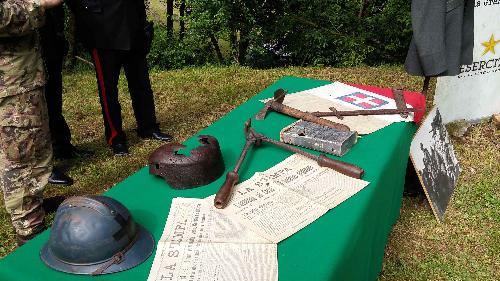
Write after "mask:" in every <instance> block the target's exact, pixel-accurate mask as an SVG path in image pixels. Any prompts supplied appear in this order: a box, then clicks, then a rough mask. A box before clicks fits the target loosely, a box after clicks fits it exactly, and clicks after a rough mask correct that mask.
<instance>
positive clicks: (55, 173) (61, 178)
mask: <svg viewBox="0 0 500 281" xmlns="http://www.w3.org/2000/svg"><path fill="white" fill-rule="evenodd" d="M49 183H50V184H54V185H64V186H70V185H72V184H73V179H72V178H70V177H69V176H68V175H66V174H65V173H63V172H61V171H60V170H58V169H57V168H54V169H52V174H50V177H49Z"/></svg>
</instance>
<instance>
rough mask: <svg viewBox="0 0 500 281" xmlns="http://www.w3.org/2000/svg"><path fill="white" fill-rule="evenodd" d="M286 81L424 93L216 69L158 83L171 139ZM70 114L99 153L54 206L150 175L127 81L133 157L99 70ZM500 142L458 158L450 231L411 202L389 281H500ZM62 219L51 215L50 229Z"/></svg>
mask: <svg viewBox="0 0 500 281" xmlns="http://www.w3.org/2000/svg"><path fill="white" fill-rule="evenodd" d="M284 75H295V76H301V77H310V78H315V79H324V80H331V81H335V80H338V81H342V82H348V83H360V84H369V85H377V86H404V87H405V88H406V89H409V90H414V91H418V90H420V89H421V82H422V80H421V79H420V78H414V77H408V76H407V75H406V74H405V72H404V71H403V69H402V68H400V67H395V66H384V67H378V68H368V67H359V68H349V69H334V68H298V67H296V68H284V69H272V70H253V69H249V68H243V67H206V68H189V69H183V70H175V71H167V72H157V71H154V72H152V73H151V79H152V83H153V90H154V93H155V99H156V109H157V116H158V119H159V121H160V122H161V126H162V129H163V130H165V131H167V132H170V133H173V134H174V135H175V137H176V140H177V141H180V142H182V141H183V140H185V139H186V138H188V137H190V136H191V135H193V134H195V133H196V132H197V131H199V130H200V129H202V128H204V127H206V126H209V125H210V124H211V123H213V122H214V121H215V120H217V119H219V118H220V117H221V116H223V115H224V114H226V113H227V112H229V111H230V110H231V109H233V108H235V107H236V106H238V105H239V104H241V103H243V102H245V101H246V100H247V99H248V98H250V97H252V96H253V95H255V94H256V93H258V92H260V91H261V90H263V89H264V88H266V87H267V86H269V85H270V84H272V83H273V82H275V81H276V80H278V79H279V78H281V77H282V76H284ZM64 90H65V96H64V113H65V116H66V117H67V120H68V122H69V125H70V127H71V130H72V133H73V142H74V143H75V144H76V145H78V146H79V147H82V148H86V149H91V150H93V151H95V155H94V156H93V157H92V158H90V159H86V160H83V161H82V160H79V161H66V162H61V163H59V164H60V165H62V166H63V167H64V168H65V169H66V170H67V172H68V173H69V174H70V175H71V176H72V177H73V178H74V179H75V184H74V185H73V186H71V187H65V188H62V187H55V186H48V187H47V189H46V192H45V196H46V197H49V196H54V195H64V196H71V195H85V194H101V193H103V192H104V191H106V190H108V189H109V188H111V187H113V185H115V184H116V183H118V182H120V181H122V180H123V179H124V178H126V177H128V176H130V175H131V174H132V173H134V172H135V171H137V170H138V169H140V168H142V167H144V166H145V165H146V163H147V158H148V155H149V153H150V152H152V151H153V150H154V149H155V148H157V147H158V146H159V145H160V144H161V143H159V142H155V141H143V140H140V139H138V138H137V137H136V136H135V134H134V131H133V129H134V128H135V121H134V118H133V114H132V111H131V103H130V99H129V96H128V91H127V87H126V83H125V81H124V79H123V77H122V79H121V80H120V92H121V95H120V99H121V104H122V111H123V112H122V114H123V120H124V128H125V130H126V132H127V135H128V137H129V142H130V145H131V155H130V156H129V157H125V158H116V157H113V155H112V153H111V151H110V150H109V148H108V147H107V146H106V144H105V142H104V138H103V134H104V132H103V125H102V117H101V113H100V107H99V101H98V96H97V87H96V82H95V77H94V74H93V73H92V71H91V70H89V71H81V72H77V73H72V74H67V75H65V78H64ZM499 140H500V135H499V131H498V130H495V129H494V128H493V126H492V125H491V124H489V123H483V124H480V125H477V126H474V127H473V128H472V131H471V132H470V133H469V134H468V135H467V136H466V137H465V138H464V139H462V140H457V141H455V148H456V151H457V154H458V156H459V158H460V160H461V163H462V169H463V173H462V176H461V178H460V182H459V186H458V187H457V190H456V193H455V194H454V196H453V199H452V201H451V204H450V207H449V209H448V212H447V218H446V221H445V223H444V224H438V223H437V222H436V220H435V219H434V216H433V215H432V212H431V211H430V208H429V207H428V205H427V203H426V201H425V199H424V198H417V199H404V201H403V206H402V210H401V218H400V220H399V222H398V223H397V224H396V226H395V227H394V230H393V232H392V235H391V237H390V241H389V243H388V245H387V249H386V257H385V261H384V268H383V272H382V274H381V276H380V280H500V262H499V259H498V256H499V253H500V199H499V198H500V190H499V189H500V188H499V187H500V174H499V170H500V167H499V163H500V152H499V151H500V143H499ZM1 205H2V208H0V221H1V225H2V227H1V228H0V241H2V243H1V245H0V256H5V255H7V254H8V253H9V252H11V251H12V250H13V249H14V246H15V242H14V234H13V230H12V228H11V227H10V224H9V220H8V216H7V214H6V213H5V210H4V208H3V203H2V204H1ZM52 218H53V214H50V215H49V219H48V221H49V223H50V221H51V220H52Z"/></svg>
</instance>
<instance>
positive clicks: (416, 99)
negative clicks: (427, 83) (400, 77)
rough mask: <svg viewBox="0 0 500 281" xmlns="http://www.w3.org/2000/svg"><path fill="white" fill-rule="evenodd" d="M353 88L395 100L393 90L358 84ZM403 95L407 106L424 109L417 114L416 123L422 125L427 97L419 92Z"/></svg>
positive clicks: (405, 92)
mask: <svg viewBox="0 0 500 281" xmlns="http://www.w3.org/2000/svg"><path fill="white" fill-rule="evenodd" d="M349 85H351V86H353V87H356V88H360V89H362V90H365V91H370V92H373V93H376V94H379V95H381V96H384V97H387V98H391V99H394V94H393V93H392V89H390V88H379V87H375V86H366V85H357V84H349ZM403 95H404V97H405V101H406V103H407V104H409V105H411V106H413V108H418V109H422V111H417V112H415V118H414V119H415V120H414V121H415V123H417V124H420V122H422V119H423V118H424V114H425V104H426V103H425V96H424V95H423V94H422V93H418V92H408V91H404V92H403Z"/></svg>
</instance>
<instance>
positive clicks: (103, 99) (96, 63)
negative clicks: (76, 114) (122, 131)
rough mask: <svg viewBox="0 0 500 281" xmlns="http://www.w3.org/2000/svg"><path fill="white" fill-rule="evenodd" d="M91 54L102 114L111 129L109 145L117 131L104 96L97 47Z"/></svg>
mask: <svg viewBox="0 0 500 281" xmlns="http://www.w3.org/2000/svg"><path fill="white" fill-rule="evenodd" d="M92 56H93V58H94V64H95V70H96V72H97V82H98V83H99V86H100V88H101V95H102V97H101V98H102V104H103V107H104V115H105V117H106V119H107V121H108V124H109V128H110V129H111V137H110V138H109V139H108V144H109V145H111V144H112V143H113V139H114V138H115V137H116V136H117V135H118V132H117V131H116V129H115V126H113V122H112V121H111V115H109V109H108V100H107V98H106V87H105V86H104V75H103V74H102V66H101V60H100V59H99V54H98V53H97V49H93V50H92Z"/></svg>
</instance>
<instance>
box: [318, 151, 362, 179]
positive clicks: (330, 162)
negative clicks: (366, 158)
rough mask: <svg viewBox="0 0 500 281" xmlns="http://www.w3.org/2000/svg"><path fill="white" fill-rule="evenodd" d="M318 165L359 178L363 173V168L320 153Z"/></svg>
mask: <svg viewBox="0 0 500 281" xmlns="http://www.w3.org/2000/svg"><path fill="white" fill-rule="evenodd" d="M318 165H320V166H321V167H326V168H330V169H332V170H335V171H337V172H339V173H341V174H344V175H346V176H350V177H352V178H356V179H361V178H362V177H363V175H364V173H365V171H364V170H363V169H361V168H360V167H358V166H356V165H352V164H349V163H346V162H343V161H338V160H334V159H331V158H329V157H327V156H326V155H324V154H321V155H320V156H319V157H318Z"/></svg>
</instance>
